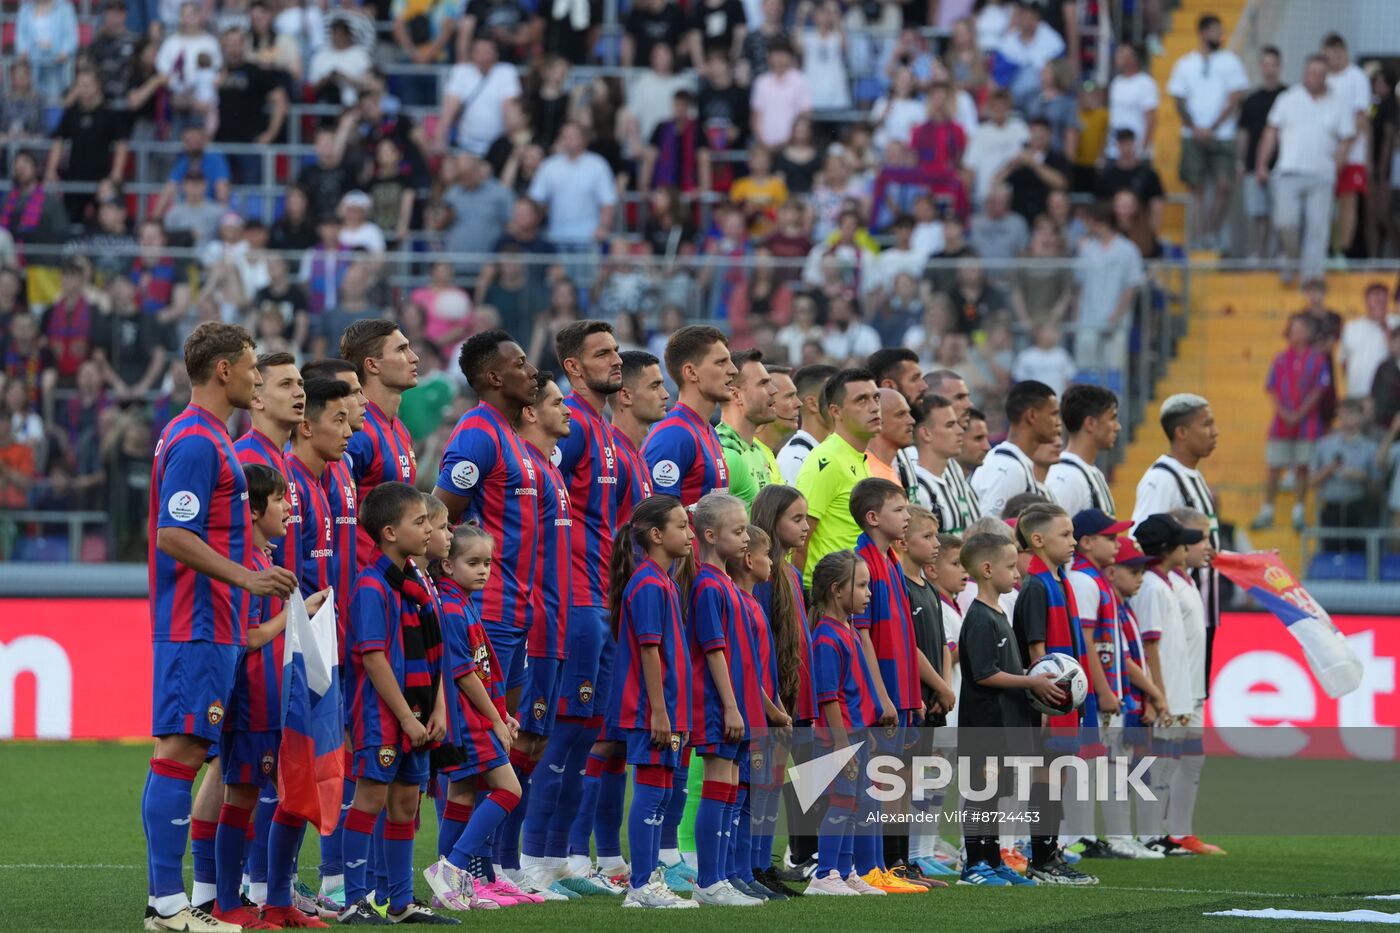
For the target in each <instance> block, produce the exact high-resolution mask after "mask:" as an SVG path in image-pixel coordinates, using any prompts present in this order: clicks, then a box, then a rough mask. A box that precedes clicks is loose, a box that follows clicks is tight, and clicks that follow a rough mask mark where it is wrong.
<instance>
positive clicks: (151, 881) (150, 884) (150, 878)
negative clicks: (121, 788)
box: [141, 769, 156, 897]
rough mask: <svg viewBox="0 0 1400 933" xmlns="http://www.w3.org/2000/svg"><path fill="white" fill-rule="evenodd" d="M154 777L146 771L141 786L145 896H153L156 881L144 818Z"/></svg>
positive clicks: (149, 832)
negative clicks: (142, 785) (144, 781)
mask: <svg viewBox="0 0 1400 933" xmlns="http://www.w3.org/2000/svg"><path fill="white" fill-rule="evenodd" d="M154 778H155V774H154V772H152V771H150V770H149V769H148V770H147V771H146V785H145V786H144V787H142V788H141V833H142V835H144V836H145V837H146V896H147V897H155V894H156V883H155V875H154V873H153V869H152V867H151V824H150V822H149V821H148V820H147V819H146V815H147V808H148V807H149V805H150V804H149V801H150V797H151V781H152V780H153V779H154Z"/></svg>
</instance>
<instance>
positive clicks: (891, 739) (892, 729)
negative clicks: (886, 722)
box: [870, 710, 909, 755]
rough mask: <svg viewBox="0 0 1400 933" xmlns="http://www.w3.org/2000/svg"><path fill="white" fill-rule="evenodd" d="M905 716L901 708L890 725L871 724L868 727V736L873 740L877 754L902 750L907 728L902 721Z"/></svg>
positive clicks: (891, 753) (894, 752) (890, 753)
mask: <svg viewBox="0 0 1400 933" xmlns="http://www.w3.org/2000/svg"><path fill="white" fill-rule="evenodd" d="M904 718H905V716H904V711H903V710H901V711H900V713H899V714H898V716H897V717H896V719H895V724H894V725H892V726H881V725H878V724H877V725H873V726H871V727H870V736H871V738H873V739H874V740H875V752H876V754H879V755H897V754H899V753H900V752H902V751H904V734H905V732H906V731H907V730H908V728H909V727H908V726H906V725H905V724H904V722H903V720H904Z"/></svg>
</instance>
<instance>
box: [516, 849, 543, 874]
mask: <svg viewBox="0 0 1400 933" xmlns="http://www.w3.org/2000/svg"><path fill="white" fill-rule="evenodd" d="M532 868H538V869H546V868H548V865H546V864H545V860H544V859H543V858H540V857H539V856H538V855H525V854H524V853H521V856H520V870H521V871H529V870H530V869H532Z"/></svg>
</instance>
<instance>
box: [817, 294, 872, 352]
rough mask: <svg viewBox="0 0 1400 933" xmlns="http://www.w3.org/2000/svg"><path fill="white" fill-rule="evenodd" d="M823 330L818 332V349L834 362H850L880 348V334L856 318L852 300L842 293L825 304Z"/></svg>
mask: <svg viewBox="0 0 1400 933" xmlns="http://www.w3.org/2000/svg"><path fill="white" fill-rule="evenodd" d="M826 316H827V324H826V333H825V334H823V335H822V352H823V353H825V354H826V355H827V356H828V357H830V358H831V359H833V360H836V361H837V363H838V365H841V366H851V365H854V364H855V361H857V360H863V359H865V358H866V357H867V356H869V355H870V354H872V353H874V352H875V351H876V350H878V349H880V335H879V333H878V332H876V330H875V328H873V327H871V326H870V325H869V324H867V323H865V322H864V321H862V320H861V319H860V315H859V313H858V312H857V311H856V307H855V302H854V301H853V300H852V299H850V298H847V297H846V296H844V295H837V296H836V297H834V298H832V299H831V306H830V307H829V308H827V314H826Z"/></svg>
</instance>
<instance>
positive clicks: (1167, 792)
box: [1138, 756, 1177, 842]
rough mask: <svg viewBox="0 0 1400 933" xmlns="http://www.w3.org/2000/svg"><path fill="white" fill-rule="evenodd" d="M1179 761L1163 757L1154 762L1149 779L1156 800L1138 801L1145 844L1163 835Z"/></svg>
mask: <svg viewBox="0 0 1400 933" xmlns="http://www.w3.org/2000/svg"><path fill="white" fill-rule="evenodd" d="M1176 766H1177V760H1176V759H1175V758H1167V757H1165V756H1164V757H1161V758H1158V759H1157V760H1156V761H1154V762H1152V767H1151V768H1150V769H1149V772H1148V778H1149V780H1150V786H1151V788H1152V793H1153V794H1154V795H1156V797H1157V799H1156V800H1139V801H1138V835H1139V836H1140V837H1141V838H1142V840H1143V841H1144V842H1147V841H1149V840H1152V839H1156V838H1158V837H1159V836H1161V835H1162V832H1163V831H1162V824H1163V822H1164V821H1165V820H1166V816H1167V800H1168V798H1170V797H1171V785H1172V775H1173V774H1175V773H1176Z"/></svg>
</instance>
